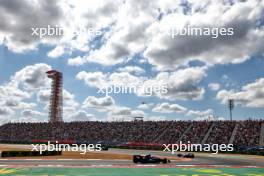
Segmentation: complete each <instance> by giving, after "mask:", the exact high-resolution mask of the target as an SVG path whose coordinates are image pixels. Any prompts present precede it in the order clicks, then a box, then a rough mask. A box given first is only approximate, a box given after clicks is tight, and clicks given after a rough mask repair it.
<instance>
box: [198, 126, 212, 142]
mask: <svg viewBox="0 0 264 176" xmlns="http://www.w3.org/2000/svg"><path fill="white" fill-rule="evenodd" d="M214 126H215V123H212V125H211V126H210V128H209V130H208V131H207V133H206V134H205V136H204V138H203V140H202V142H201V144H205V142H206V141H207V139H208V137H209V136H210V133H211V132H212V130H213V128H214Z"/></svg>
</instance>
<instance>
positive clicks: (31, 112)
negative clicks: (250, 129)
mask: <svg viewBox="0 0 264 176" xmlns="http://www.w3.org/2000/svg"><path fill="white" fill-rule="evenodd" d="M21 115H23V116H24V117H25V118H28V117H39V116H44V115H45V114H44V113H42V112H39V111H34V110H32V109H25V110H23V111H22V112H21Z"/></svg>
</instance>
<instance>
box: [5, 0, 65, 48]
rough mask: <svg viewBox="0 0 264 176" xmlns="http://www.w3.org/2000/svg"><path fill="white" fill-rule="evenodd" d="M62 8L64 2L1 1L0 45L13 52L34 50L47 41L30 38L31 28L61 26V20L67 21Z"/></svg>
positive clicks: (49, 0) (50, 0)
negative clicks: (2, 44)
mask: <svg viewBox="0 0 264 176" xmlns="http://www.w3.org/2000/svg"><path fill="white" fill-rule="evenodd" d="M64 7H65V3H64V1H56V2H55V1H52V0H47V1H42V2H37V1H31V0H25V1H23V2H21V1H19V0H13V1H9V0H2V1H1V7H0V12H1V14H2V15H1V17H0V21H1V24H2V25H1V26H0V41H1V42H0V43H4V44H5V45H6V46H7V47H8V49H10V50H12V51H15V52H24V51H27V50H32V49H36V48H37V45H38V44H39V43H41V42H42V43H45V42H47V41H48V40H47V39H45V40H43V41H42V40H40V39H39V38H38V37H37V36H32V35H31V33H32V30H31V28H32V27H47V25H51V26H55V25H61V24H62V21H63V19H67V18H64V17H65V16H64V9H65V8H64ZM47 9H49V10H47ZM57 39H58V37H57ZM50 42H51V43H52V41H50Z"/></svg>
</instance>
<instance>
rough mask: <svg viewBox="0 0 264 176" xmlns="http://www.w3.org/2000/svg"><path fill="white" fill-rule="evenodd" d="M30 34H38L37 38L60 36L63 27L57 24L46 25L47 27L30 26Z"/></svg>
mask: <svg viewBox="0 0 264 176" xmlns="http://www.w3.org/2000/svg"><path fill="white" fill-rule="evenodd" d="M31 31H32V33H31V35H32V36H38V37H39V38H41V39H42V38H44V37H45V36H62V35H63V29H62V28H61V27H59V26H58V25H55V26H51V25H48V26H47V27H32V28H31Z"/></svg>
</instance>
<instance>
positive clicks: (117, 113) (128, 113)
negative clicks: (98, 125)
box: [107, 106, 146, 121]
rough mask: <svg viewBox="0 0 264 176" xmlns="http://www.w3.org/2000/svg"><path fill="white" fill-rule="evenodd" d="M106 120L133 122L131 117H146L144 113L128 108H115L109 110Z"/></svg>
mask: <svg viewBox="0 0 264 176" xmlns="http://www.w3.org/2000/svg"><path fill="white" fill-rule="evenodd" d="M107 116H108V117H107V119H108V120H111V121H112V120H126V121H127V120H133V117H144V116H146V114H145V112H144V111H141V110H133V109H131V108H129V107H122V106H115V107H113V108H112V109H110V110H109V112H108V115H107Z"/></svg>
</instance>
